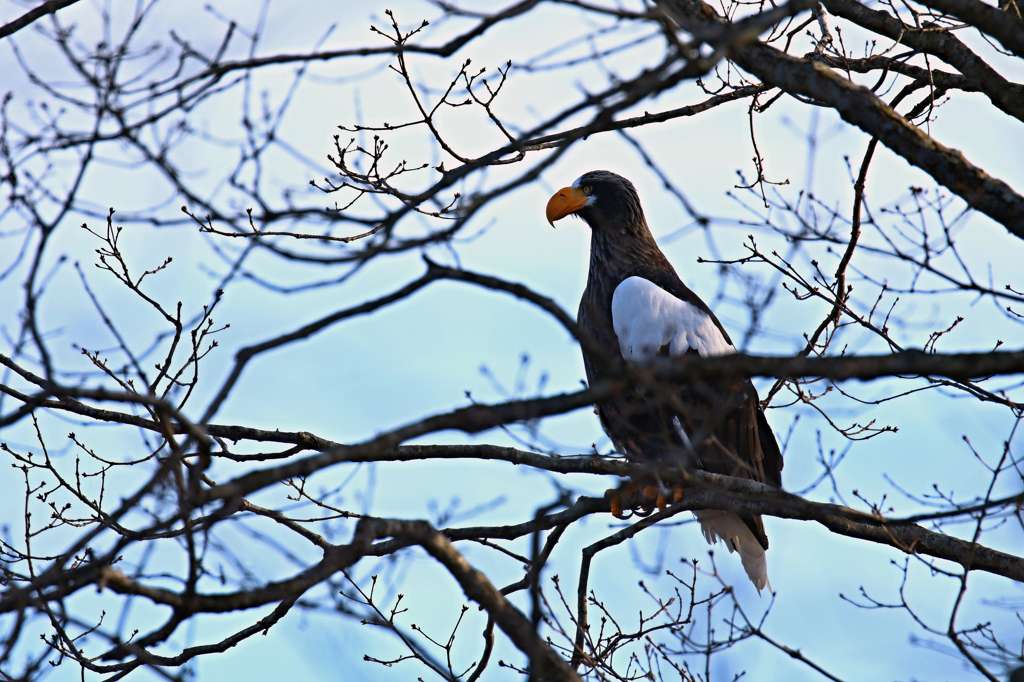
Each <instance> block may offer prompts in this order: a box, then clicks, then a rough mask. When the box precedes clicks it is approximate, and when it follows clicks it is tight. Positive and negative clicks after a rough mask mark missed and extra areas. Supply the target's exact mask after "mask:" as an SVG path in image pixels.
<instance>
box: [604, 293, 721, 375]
mask: <svg viewBox="0 0 1024 682" xmlns="http://www.w3.org/2000/svg"><path fill="white" fill-rule="evenodd" d="M612 327H613V328H614V329H615V335H616V336H617V337H618V339H619V350H620V351H622V357H624V358H625V359H627V360H639V361H645V360H651V359H652V358H654V356H655V355H656V354H657V353H658V350H659V349H660V348H661V347H662V346H664V345H665V344H669V355H670V356H672V357H676V356H677V355H682V354H684V353H686V351H687V350H688V349H690V348H693V349H694V350H696V351H697V352H698V353H700V355H701V356H702V357H707V356H710V355H726V354H728V353H735V352H736V349H735V348H733V346H732V344H731V343H729V342H728V341H726V340H725V336H723V335H722V332H721V331H720V330H719V329H718V327H717V326H716V325H715V323H714V322H713V321H712V319H711V316H710V315H708V314H707V313H705V312H704V311H703V310H701V309H700V308H698V307H697V306H694V305H691V304H689V303H687V302H686V301H683V300H680V299H678V298H676V297H675V296H673V295H672V294H670V293H668V292H667V291H665V290H664V289H662V288H661V287H659V286H658V285H657V284H655V283H654V282H651V281H650V280H647V279H644V278H643V277H630V278H628V279H626V280H623V281H622V283H621V284H619V286H617V287H616V288H615V293H613V294H612Z"/></svg>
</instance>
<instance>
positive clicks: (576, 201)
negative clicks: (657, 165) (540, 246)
mask: <svg viewBox="0 0 1024 682" xmlns="http://www.w3.org/2000/svg"><path fill="white" fill-rule="evenodd" d="M546 213H547V219H548V222H549V223H551V226H552V227H554V226H555V221H556V220H561V219H562V218H564V217H565V216H567V215H569V214H575V215H577V216H579V217H580V218H583V220H585V221H586V223H587V224H588V225H590V228H591V229H592V230H601V231H606V230H607V231H612V230H614V231H619V230H621V229H623V228H627V229H628V228H629V227H633V228H634V229H636V230H637V231H646V229H647V222H646V221H645V220H644V212H643V209H642V208H641V207H640V197H639V196H638V195H637V193H636V188H635V187H633V183H632V182H630V181H629V180H627V179H626V178H624V177H622V176H621V175H616V174H615V173H612V172H611V171H606V170H595V171H590V172H588V173H584V174H583V175H581V176H580V177H578V178H576V180H575V181H574V182H573V183H572V184H571V185H569V186H568V187H563V188H562V189H560V190H558V191H557V192H555V194H554V196H552V197H551V199H549V200H548V205H547V211H546Z"/></svg>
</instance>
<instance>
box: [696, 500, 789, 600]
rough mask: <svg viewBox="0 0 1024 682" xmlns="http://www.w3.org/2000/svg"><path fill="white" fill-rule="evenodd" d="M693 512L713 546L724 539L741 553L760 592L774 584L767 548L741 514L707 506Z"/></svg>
mask: <svg viewBox="0 0 1024 682" xmlns="http://www.w3.org/2000/svg"><path fill="white" fill-rule="evenodd" d="M693 515H694V516H696V517H697V520H698V521H700V529H701V531H702V532H703V533H704V539H705V540H707V541H708V544H709V545H713V544H715V542H716V541H717V540H719V539H721V540H722V541H723V542H725V546H726V547H728V548H729V551H730V552H738V553H739V555H740V560H741V561H742V562H743V569H744V570H745V571H746V572H747V577H748V578H750V582H752V583H754V587H756V588H757V593H758V594H761V590H763V589H764V588H766V587H767V588H768V591H769V592H771V590H772V586H771V583H769V582H768V559H767V557H766V556H765V553H764V547H762V546H761V543H760V542H758V541H757V538H755V537H754V534H753V533H752V532H751V531H750V528H748V527H747V524H746V523H744V522H743V519H741V518H740V517H739V516H738V515H737V514H732V513H730V512H723V511H717V510H713V509H707V510H702V511H695V512H693Z"/></svg>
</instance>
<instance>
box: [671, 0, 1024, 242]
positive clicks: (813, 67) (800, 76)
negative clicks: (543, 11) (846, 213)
mask: <svg viewBox="0 0 1024 682" xmlns="http://www.w3.org/2000/svg"><path fill="white" fill-rule="evenodd" d="M825 5H826V7H827V8H828V9H829V11H831V12H833V13H835V14H838V15H840V16H842V10H844V9H849V10H850V12H851V13H853V14H855V15H856V16H857V17H861V16H862V15H863V16H870V17H872V18H875V19H877V20H878V23H879V28H878V30H883V29H885V30H889V31H890V32H892V31H894V30H895V29H890V28H889V27H888V23H889V22H895V23H896V24H899V22H898V21H896V20H895V19H892V17H890V16H889V15H886V14H885V13H884V12H876V11H875V10H868V9H867V8H865V7H864V6H863V5H860V4H859V3H856V2H854V1H853V0H825ZM658 6H659V7H661V8H663V9H664V10H665V11H666V12H667V13H669V14H670V16H672V17H673V18H674V19H677V21H678V22H679V24H680V25H681V26H682V27H683V28H685V29H686V30H689V31H696V30H699V29H700V28H701V27H706V26H710V25H712V24H714V23H720V22H721V21H722V19H721V17H719V16H718V15H717V14H716V13H715V12H714V10H712V9H711V7H710V6H708V5H706V4H705V3H703V2H702V0H658ZM867 12H874V14H872V15H866V14H865V13H867ZM876 15H882V16H876ZM848 18H851V20H854V21H856V19H854V18H852V17H848ZM858 23H860V22H859V21H858ZM869 28H870V26H869ZM902 30H903V29H902V25H900V29H899V33H900V35H902ZM909 35H910V34H909V33H908V36H909ZM913 35H918V36H920V35H924V36H933V35H936V34H931V33H929V34H913ZM944 37H945V36H944ZM908 39H909V38H908ZM931 39H932V38H930V37H929V38H927V40H931ZM936 49H937V48H936ZM964 49H966V48H964ZM972 54H973V53H972ZM733 58H734V60H735V61H736V63H737V64H739V65H740V66H741V67H742V68H743V69H745V70H746V71H749V72H750V73H752V74H754V75H755V76H757V77H758V78H759V79H761V80H762V81H763V82H764V83H766V84H769V85H773V86H775V87H778V88H780V89H782V90H784V91H785V92H787V93H789V94H792V95H799V96H802V97H808V98H811V99H813V100H816V101H817V102H820V103H822V104H824V105H827V106H830V107H832V108H833V109H835V110H836V111H837V112H838V113H839V115H840V116H842V118H843V120H845V121H847V122H848V123H851V124H853V125H855V126H857V127H859V128H861V129H862V130H864V131H865V132H867V133H869V134H870V135H872V136H874V137H877V138H878V139H879V140H880V141H881V142H882V143H883V144H885V145H886V146H887V147H889V149H891V150H892V151H894V152H896V153H897V154H899V155H900V156H902V157H903V158H904V159H906V160H907V161H909V162H910V163H912V164H913V165H915V166H917V167H919V168H921V169H922V170H924V171H925V172H927V173H928V174H929V175H931V176H932V177H933V178H935V180H937V181H938V182H939V183H941V184H942V185H945V186H946V187H948V188H949V189H950V190H952V191H953V192H954V193H956V194H957V195H959V196H960V197H962V198H963V199H964V200H965V201H966V202H967V204H968V205H969V206H972V207H973V208H976V209H978V210H979V211H981V212H982V213H985V214H986V215H988V216H989V217H990V218H992V219H993V220H995V221H997V222H999V223H1001V224H1002V225H1003V226H1005V227H1006V229H1007V230H1009V231H1010V232H1011V233H1013V234H1014V235H1016V236H1018V237H1020V238H1021V239H1024V197H1022V196H1020V195H1019V194H1017V193H1016V192H1015V191H1014V190H1013V189H1012V188H1011V187H1010V186H1009V185H1007V184H1006V183H1005V182H1003V181H1001V180H998V179H996V178H993V177H991V176H990V175H988V173H986V172H985V171H983V170H982V169H980V168H978V167H977V166H975V165H973V164H972V163H970V162H969V161H968V160H967V159H966V158H964V155H963V154H961V153H960V152H959V151H956V150H955V149H949V148H947V147H944V146H943V145H941V144H939V143H938V142H936V141H935V140H933V139H932V138H930V137H929V136H928V135H926V134H925V133H924V132H923V131H922V130H921V129H919V128H917V127H916V126H914V125H913V124H911V123H910V122H909V121H907V120H906V119H905V118H903V117H902V116H900V115H899V114H897V113H896V112H895V111H893V109H892V108H891V107H889V106H888V105H887V104H886V103H885V102H883V101H882V100H881V99H879V98H878V97H877V96H875V94H874V93H872V92H871V91H870V90H868V89H867V88H864V87H861V86H860V85H857V84H856V83H853V82H851V81H849V80H847V79H846V78H844V77H842V76H841V75H839V74H837V73H836V72H835V71H833V70H832V69H831V68H829V67H828V66H827V65H826V64H823V63H822V62H819V61H811V60H807V59H798V58H796V57H793V56H791V55H788V54H785V53H784V52H781V51H779V50H776V49H775V48H773V47H769V46H768V45H765V44H762V43H757V44H754V45H749V46H747V47H743V48H741V49H739V50H737V51H736V52H735V53H734V55H733ZM965 59H966V57H965ZM967 61H969V60H967ZM961 63H962V64H963V63H965V62H964V60H961ZM954 66H957V68H960V66H958V65H957V64H954ZM963 68H965V69H967V68H968V67H967V66H963ZM979 68H980V67H979ZM968 70H970V69H968ZM965 75H966V74H965ZM1001 80H1002V79H1001ZM1011 86H1014V84H1010V83H1007V82H1006V81H1005V80H1002V85H999V84H997V85H994V86H993V88H994V89H995V90H998V91H999V92H1002V93H1003V95H1001V97H1004V98H1016V97H1018V94H1016V93H1017V89H1019V86H1015V87H1011ZM986 92H988V91H987V90H986ZM989 94H990V95H991V93H989ZM1020 98H1021V101H1020V102H1017V100H1016V99H1013V101H1014V102H1017V104H1015V105H1014V106H1015V107H1016V108H1015V109H1014V111H1018V110H1019V111H1018V113H1019V114H1020V116H1019V117H1020V118H1022V119H1024V93H1021V94H1020ZM1001 101H1002V100H1001Z"/></svg>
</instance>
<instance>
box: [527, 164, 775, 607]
mask: <svg viewBox="0 0 1024 682" xmlns="http://www.w3.org/2000/svg"><path fill="white" fill-rule="evenodd" d="M569 214H574V215H577V216H579V217H580V218H582V219H583V220H584V221H585V222H586V223H587V224H588V225H589V226H590V229H591V239H590V273H589V275H588V277H587V288H586V291H584V292H583V299H582V300H581V301H580V309H579V317H578V319H579V324H580V325H581V326H582V327H583V328H584V329H586V330H587V331H588V332H589V333H590V334H591V335H592V337H593V338H594V339H595V340H596V341H597V343H598V345H599V346H600V347H602V348H603V349H604V350H605V352H606V354H607V355H608V356H609V357H616V356H618V357H622V358H624V359H626V360H631V361H635V362H650V361H651V360H652V359H653V358H655V357H656V356H659V355H661V356H668V357H677V356H680V355H684V354H686V353H697V354H698V355H700V356H702V357H707V356H712V355H724V354H727V353H734V352H736V349H735V347H734V346H733V344H732V341H731V340H730V339H729V335H728V333H726V331H725V328H724V327H722V323H721V322H719V321H718V318H716V317H715V314H714V313H713V312H711V309H710V308H708V306H707V304H705V303H704V301H702V300H700V298H698V297H697V295H696V294H694V293H693V292H692V291H690V290H689V289H688V288H687V287H686V285H685V284H683V282H682V280H681V279H679V275H677V274H676V271H675V269H673V267H672V264H671V263H669V261H668V259H667V258H666V257H665V254H663V253H662V252H661V249H659V248H658V245H657V244H656V243H655V241H654V237H653V236H652V235H651V231H650V229H648V227H647V221H646V220H645V219H644V212H643V209H642V208H641V206H640V198H639V196H638V195H637V192H636V189H635V188H634V187H633V184H632V183H631V182H630V181H629V180H627V179H625V178H623V177H621V176H619V175H616V174H615V173H611V172H608V171H600V170H599V171H591V172H589V173H585V174H584V175H582V176H580V177H579V178H578V179H577V180H576V181H575V182H573V183H572V185H570V186H569V187H565V188H563V189H560V190H559V191H558V192H556V193H555V195H554V196H553V197H551V199H550V201H548V205H547V218H548V222H550V223H551V224H552V226H553V225H554V221H556V220H559V219H561V218H564V217H565V216H567V215H569ZM583 361H584V364H585V366H586V371H587V380H588V381H589V382H590V383H591V384H593V383H594V382H596V381H598V380H600V379H602V378H603V376H602V371H604V370H603V368H604V367H605V366H606V365H605V363H602V362H600V358H594V357H591V356H590V355H589V354H588V353H587V351H586V350H584V351H583ZM597 413H598V415H599V417H600V419H601V425H602V426H603V427H604V430H605V432H607V434H608V436H609V437H610V438H611V439H612V442H613V443H614V444H615V447H616V448H617V449H618V450H619V451H620V452H622V453H623V454H625V456H626V457H627V458H628V459H629V460H631V461H634V462H642V463H647V464H652V465H655V466H665V467H666V468H668V467H677V466H682V467H684V468H686V469H691V470H692V469H701V470H703V471H709V472H712V473H716V474H725V475H728V476H738V477H741V478H750V479H753V480H755V481H758V482H760V483H766V484H768V485H771V486H775V487H776V488H781V487H782V478H781V472H782V453H781V452H780V451H779V446H778V443H777V442H776V441H775V436H774V434H772V430H771V427H770V426H768V422H767V420H766V419H765V417H764V412H763V411H762V410H761V407H760V404H759V403H758V398H757V392H756V390H755V389H754V386H753V384H751V382H750V380H749V379H739V380H737V379H728V378H722V379H717V380H710V381H703V380H700V381H689V382H686V383H678V384H673V385H671V386H656V387H643V388H640V389H637V390H636V391H632V392H630V393H629V394H628V395H626V394H623V395H618V396H614V397H612V398H609V399H607V400H605V401H602V402H601V403H599V404H598V405H597ZM663 499H664V498H663V497H661V499H660V500H659V501H662V503H663ZM613 511H618V507H617V506H616V501H615V500H613ZM694 515H695V516H696V517H697V520H698V521H699V522H700V526H701V530H702V531H703V533H704V537H705V539H706V540H707V541H708V543H709V544H714V543H715V541H716V540H717V539H719V538H720V539H722V540H723V541H724V542H725V544H726V546H728V548H729V551H730V552H734V551H735V552H738V553H739V555H740V558H741V559H742V561H743V568H744V569H745V570H746V572H747V575H748V576H749V577H750V580H751V582H753V583H754V586H755V587H756V588H757V590H758V592H760V591H761V590H762V589H763V588H764V587H766V586H767V587H768V588H769V590H770V589H771V586H770V585H769V583H768V566H767V561H766V557H765V550H767V549H768V536H767V535H766V534H765V531H764V523H763V522H762V521H761V516H760V515H757V514H749V513H745V512H740V513H732V512H722V511H716V510H710V509H709V510H702V511H695V512H694Z"/></svg>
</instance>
